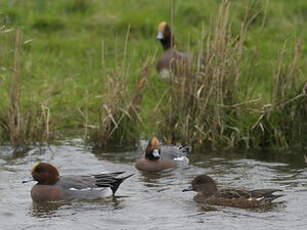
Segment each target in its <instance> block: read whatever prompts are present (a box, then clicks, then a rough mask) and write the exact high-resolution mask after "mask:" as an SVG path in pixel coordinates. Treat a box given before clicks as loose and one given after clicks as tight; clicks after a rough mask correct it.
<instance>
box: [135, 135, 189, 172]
mask: <svg viewBox="0 0 307 230" xmlns="http://www.w3.org/2000/svg"><path fill="white" fill-rule="evenodd" d="M190 151H191V148H190V147H189V146H182V145H160V142H159V140H158V138H157V137H152V138H151V139H150V140H149V142H148V145H147V147H146V149H145V153H144V158H143V159H140V160H138V161H137V162H136V164H135V167H136V168H137V169H139V170H142V171H149V172H159V171H162V170H164V169H170V168H175V167H177V166H180V165H187V164H188V163H189V159H188V158H187V153H189V152H190Z"/></svg>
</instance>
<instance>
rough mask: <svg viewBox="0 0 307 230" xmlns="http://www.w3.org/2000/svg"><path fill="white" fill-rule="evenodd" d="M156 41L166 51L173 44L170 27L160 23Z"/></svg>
mask: <svg viewBox="0 0 307 230" xmlns="http://www.w3.org/2000/svg"><path fill="white" fill-rule="evenodd" d="M157 39H158V40H159V41H160V42H161V44H162V46H163V49H164V50H167V49H169V48H171V47H172V46H173V44H174V38H173V36H172V32H171V27H170V26H169V25H168V24H167V23H166V22H161V23H160V24H159V26H158V34H157Z"/></svg>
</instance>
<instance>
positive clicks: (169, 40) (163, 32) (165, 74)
mask: <svg viewBox="0 0 307 230" xmlns="http://www.w3.org/2000/svg"><path fill="white" fill-rule="evenodd" d="M157 39H158V40H159V41H160V42H161V45H162V47H163V53H162V55H161V57H160V59H159V61H158V63H157V71H158V73H159V74H160V76H161V77H162V78H164V79H169V78H170V74H171V72H172V73H177V74H178V73H179V74H184V73H186V72H187V71H188V70H189V68H190V67H191V65H192V55H190V54H187V53H183V52H179V51H177V50H176V49H175V48H174V36H173V34H172V32H171V27H170V26H169V25H168V24H167V23H166V22H161V23H160V24H159V27H158V35H157Z"/></svg>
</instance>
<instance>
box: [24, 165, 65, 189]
mask: <svg viewBox="0 0 307 230" xmlns="http://www.w3.org/2000/svg"><path fill="white" fill-rule="evenodd" d="M31 175H32V178H33V179H32V181H37V182H38V184H40V185H53V184H55V183H56V182H57V181H58V180H59V177H60V175H59V172H58V170H57V169H56V168H55V167H54V166H53V165H51V164H48V163H44V162H40V163H37V164H36V165H34V167H33V168H32V170H31ZM24 182H28V181H24Z"/></svg>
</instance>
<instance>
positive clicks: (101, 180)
mask: <svg viewBox="0 0 307 230" xmlns="http://www.w3.org/2000/svg"><path fill="white" fill-rule="evenodd" d="M123 173H124V172H114V173H104V174H96V175H93V176H94V177H95V180H96V181H95V185H96V186H98V187H105V188H111V190H112V193H113V196H114V194H115V192H116V190H117V189H118V187H119V185H120V184H121V183H122V182H123V181H124V180H126V179H127V178H129V177H131V176H133V174H131V175H129V176H126V177H120V178H117V177H116V176H118V175H120V174H123Z"/></svg>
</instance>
